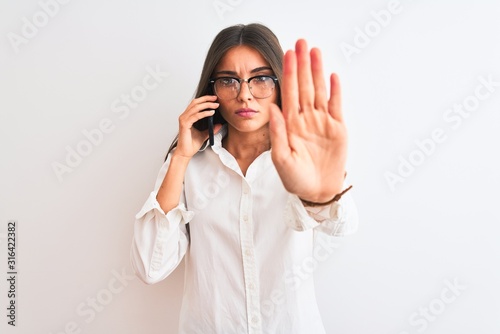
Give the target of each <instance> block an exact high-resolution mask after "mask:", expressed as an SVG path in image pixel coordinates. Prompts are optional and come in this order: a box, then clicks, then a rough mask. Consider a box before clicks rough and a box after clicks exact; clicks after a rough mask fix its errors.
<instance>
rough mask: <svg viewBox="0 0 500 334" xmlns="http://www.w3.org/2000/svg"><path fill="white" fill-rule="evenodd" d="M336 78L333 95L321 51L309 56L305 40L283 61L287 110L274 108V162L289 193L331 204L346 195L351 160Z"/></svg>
mask: <svg viewBox="0 0 500 334" xmlns="http://www.w3.org/2000/svg"><path fill="white" fill-rule="evenodd" d="M340 95H341V94H340V84H339V80H338V77H337V75H335V74H332V75H331V76H330V97H329V98H328V96H327V90H326V84H325V80H324V77H323V67H322V60H321V53H320V51H319V49H316V48H313V49H312V50H311V52H310V53H309V51H308V48H307V44H306V41H305V40H298V41H297V43H296V46H295V51H292V50H290V51H288V52H287V53H286V54H285V58H284V68H283V80H282V85H281V101H282V110H280V109H279V107H278V106H277V105H273V106H272V108H271V123H270V131H271V145H272V150H271V153H272V159H273V162H274V164H275V166H276V169H277V171H278V174H279V176H280V178H281V180H282V182H283V185H284V186H285V188H286V189H287V191H289V192H291V193H293V194H296V195H298V196H299V197H300V198H301V199H304V200H307V201H312V202H320V203H321V202H326V201H329V200H330V199H332V198H333V197H334V196H335V195H336V194H338V193H340V192H341V191H342V186H343V181H344V173H345V163H346V159H347V129H346V126H345V124H344V120H343V117H342V109H341V96H340Z"/></svg>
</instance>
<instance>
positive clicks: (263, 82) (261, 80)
mask: <svg viewBox="0 0 500 334" xmlns="http://www.w3.org/2000/svg"><path fill="white" fill-rule="evenodd" d="M273 89H274V80H273V78H271V77H269V76H265V75H262V76H258V77H253V78H251V79H250V92H251V93H252V95H253V96H254V97H256V98H258V99H264V98H266V97H269V96H271V94H272V93H273Z"/></svg>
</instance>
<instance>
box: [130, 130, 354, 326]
mask: <svg viewBox="0 0 500 334" xmlns="http://www.w3.org/2000/svg"><path fill="white" fill-rule="evenodd" d="M225 133H226V131H225V128H223V129H222V130H221V131H220V132H219V133H218V134H216V136H215V145H214V146H212V147H211V148H208V149H206V150H204V151H202V152H199V153H197V154H196V155H195V156H194V157H193V158H192V159H191V161H190V162H189V165H188V167H187V171H186V174H185V178H184V188H183V192H182V195H181V198H180V201H179V205H178V206H177V207H175V208H174V209H172V210H171V211H169V212H166V213H165V212H163V210H162V209H161V207H160V205H159V203H158V202H157V200H156V195H157V192H158V189H159V187H160V185H161V183H162V181H163V179H164V177H165V174H166V172H167V168H168V165H169V162H170V159H167V161H166V162H165V163H164V165H163V166H162V168H161V170H160V172H159V174H158V178H157V180H156V184H155V187H154V190H153V192H151V194H150V196H149V198H148V199H147V200H146V203H145V204H144V206H143V207H142V209H141V210H140V211H139V213H138V214H137V215H136V222H135V225H134V239H133V243H132V249H131V261H132V265H133V268H134V270H135V272H136V274H137V276H138V277H139V278H140V279H141V280H142V281H144V282H146V283H148V284H153V283H156V282H159V281H161V280H163V279H164V278H165V277H167V276H168V275H169V274H170V273H171V272H172V271H173V270H174V269H175V268H176V267H177V265H178V264H179V263H180V262H181V260H182V259H183V258H184V260H185V281H184V285H185V286H184V297H183V302H182V309H181V317H180V324H179V332H180V333H186V334H187V333H189V334H192V333H197V334H198V333H199V334H210V333H214V334H215V333H217V334H234V333H248V334H257V333H273V334H277V333H282V334H311V333H314V334H321V333H325V330H324V328H323V324H322V321H321V318H320V314H319V311H318V307H317V304H316V298H315V290H314V281H313V278H312V273H313V272H314V270H315V268H316V267H317V265H318V263H319V262H321V261H324V260H325V259H326V258H327V257H328V256H329V255H330V254H331V253H332V252H333V249H334V248H335V244H334V243H333V241H332V240H333V239H334V238H332V237H331V236H341V235H345V234H350V233H353V232H354V231H356V229H357V226H358V217H357V211H356V208H355V206H354V204H353V202H352V199H351V196H350V192H347V193H346V194H344V195H343V197H342V198H341V199H340V201H339V202H335V203H334V204H332V205H329V206H327V207H322V208H308V207H304V205H303V204H302V202H301V201H300V199H299V198H298V197H297V196H296V195H293V194H290V193H288V192H287V191H286V190H285V188H284V187H283V184H282V182H281V179H280V177H279V176H278V173H277V171H276V168H275V167H274V164H273V162H272V160H271V153H270V151H266V152H264V153H262V154H261V155H260V156H259V157H257V159H255V161H254V162H253V163H252V164H251V165H250V166H249V168H248V170H247V173H246V175H243V173H242V172H241V170H240V168H239V166H238V163H237V161H236V160H235V158H234V157H233V156H232V155H231V154H230V153H229V152H228V151H226V150H225V149H224V148H223V147H222V145H221V140H222V138H223V136H224V135H225ZM304 177H305V178H307V177H308V176H307V175H304ZM318 232H320V233H318Z"/></svg>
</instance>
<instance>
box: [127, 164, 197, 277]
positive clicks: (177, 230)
mask: <svg viewBox="0 0 500 334" xmlns="http://www.w3.org/2000/svg"><path fill="white" fill-rule="evenodd" d="M169 163H170V157H169V158H168V160H167V161H166V162H165V163H164V164H163V166H162V168H161V170H160V172H159V173H158V177H157V179H156V184H155V188H154V190H153V191H152V192H151V193H150V195H149V197H148V198H147V200H146V202H145V203H144V205H143V206H142V209H141V210H140V211H139V212H138V213H137V215H136V216H135V223H134V237H133V240H132V247H131V251H130V260H131V262H132V267H133V268H134V271H135V274H136V275H137V276H138V277H139V278H140V279H141V280H142V281H143V282H145V283H147V284H154V283H157V282H159V281H161V280H163V279H165V277H167V276H168V275H169V274H170V273H171V272H172V271H174V269H175V268H176V267H177V265H178V264H179V263H180V262H181V260H182V258H183V257H184V254H185V253H186V250H187V247H188V244H189V238H188V233H187V229H186V224H187V223H189V221H191V219H192V218H193V215H194V213H193V212H192V211H188V210H186V205H185V197H184V189H183V191H182V195H181V198H180V200H179V204H178V205H177V206H176V207H175V208H173V209H172V210H170V211H169V212H166V213H165V212H163V210H162V208H161V207H160V204H159V203H158V201H157V200H156V195H157V193H158V189H159V188H160V185H161V183H162V182H163V179H164V178H165V175H166V173H167V169H168V165H169Z"/></svg>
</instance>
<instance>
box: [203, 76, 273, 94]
mask: <svg viewBox="0 0 500 334" xmlns="http://www.w3.org/2000/svg"><path fill="white" fill-rule="evenodd" d="M242 81H244V82H246V83H247V84H248V89H249V90H250V93H251V94H252V96H253V97H255V98H256V99H265V98H266V97H269V96H271V95H272V94H273V91H274V88H275V87H276V82H278V78H276V77H275V76H271V75H257V76H255V77H251V78H248V79H239V78H233V77H220V78H215V79H211V80H210V83H211V84H212V85H213V87H214V91H215V94H216V95H217V97H218V98H219V99H221V100H232V99H234V98H236V97H237V96H238V95H239V94H240V90H241V82H242Z"/></svg>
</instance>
